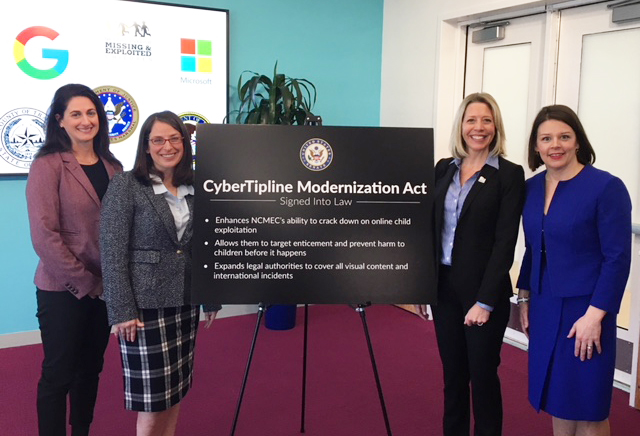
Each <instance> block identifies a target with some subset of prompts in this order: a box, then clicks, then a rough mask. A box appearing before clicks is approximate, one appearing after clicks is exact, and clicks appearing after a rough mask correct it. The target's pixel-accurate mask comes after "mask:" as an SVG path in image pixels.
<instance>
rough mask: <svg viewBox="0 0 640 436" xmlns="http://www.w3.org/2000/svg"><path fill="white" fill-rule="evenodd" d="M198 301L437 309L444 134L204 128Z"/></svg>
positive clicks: (199, 160)
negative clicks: (438, 186) (438, 142)
mask: <svg viewBox="0 0 640 436" xmlns="http://www.w3.org/2000/svg"><path fill="white" fill-rule="evenodd" d="M197 137H198V145H197V152H196V182H195V212H194V235H193V275H192V278H193V282H192V296H193V302H194V303H220V304H256V303H265V304H302V303H309V304H315V303H332V304H342V303H347V304H359V303H369V302H370V303H397V304H411V303H432V302H434V301H435V296H436V283H435V264H434V249H433V235H432V231H431V227H432V225H431V216H432V203H433V200H432V195H433V192H432V190H433V178H434V176H433V130H432V129H410V128H357V127H320V126H257V125H208V124H201V125H199V126H198V127H197Z"/></svg>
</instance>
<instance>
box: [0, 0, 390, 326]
mask: <svg viewBox="0 0 640 436" xmlns="http://www.w3.org/2000/svg"><path fill="white" fill-rule="evenodd" d="M170 3H174V4H179V5H190V6H200V7H210V8H218V9H228V10H229V28H230V30H229V36H230V38H229V82H230V85H231V87H232V89H230V91H229V94H230V98H231V100H233V97H234V95H235V84H236V83H237V81H238V76H239V75H240V73H241V72H242V71H243V70H252V71H257V72H260V73H264V74H267V75H271V73H272V71H273V65H274V63H275V61H276V60H277V61H278V70H279V71H280V72H283V73H286V74H287V75H288V76H291V77H298V78H305V79H309V80H310V81H311V82H313V83H314V84H315V85H316V87H317V89H318V103H317V105H316V107H315V109H314V112H315V113H316V114H318V115H321V116H322V119H323V121H324V124H325V125H337V126H378V125H379V120H380V115H379V114H380V83H381V78H380V73H381V64H382V14H383V3H384V2H383V0H347V1H345V0H322V1H310V0H297V1H294V0H175V1H172V2H170ZM25 185H26V178H25V177H13V178H9V179H7V178H1V179H0V199H1V200H2V201H1V203H0V204H2V208H3V210H2V211H0V229H1V233H0V235H2V236H0V238H1V239H0V308H1V309H0V334H8V333H16V332H23V331H29V330H35V329H37V328H38V324H37V321H36V318H35V307H36V306H35V287H34V285H33V274H34V271H35V267H36V263H37V257H36V255H35V253H34V252H33V249H32V247H31V240H30V237H29V227H28V221H27V210H26V201H25V197H24V191H25Z"/></svg>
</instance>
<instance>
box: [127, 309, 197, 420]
mask: <svg viewBox="0 0 640 436" xmlns="http://www.w3.org/2000/svg"><path fill="white" fill-rule="evenodd" d="M139 316H140V321H142V322H143V323H144V327H143V328H139V329H138V332H137V335H136V340H135V341H134V342H127V341H124V340H123V339H122V338H119V343H120V356H121V358H122V370H123V377H124V403H125V408H126V409H128V410H135V411H139V412H161V411H163V410H167V409H169V408H171V407H172V406H174V405H176V404H178V403H179V402H180V401H181V400H182V398H184V396H185V395H186V394H187V392H188V391H189V388H190V387H191V384H192V379H193V357H194V353H193V350H194V347H195V342H196V334H197V332H198V320H199V307H198V306H182V307H168V308H162V309H142V310H140V312H139Z"/></svg>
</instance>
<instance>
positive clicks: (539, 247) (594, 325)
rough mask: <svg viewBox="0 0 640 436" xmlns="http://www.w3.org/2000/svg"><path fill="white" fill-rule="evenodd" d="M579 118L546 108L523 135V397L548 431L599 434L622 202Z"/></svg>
mask: <svg viewBox="0 0 640 436" xmlns="http://www.w3.org/2000/svg"><path fill="white" fill-rule="evenodd" d="M594 161H595V153H594V151H593V148H592V146H591V144H590V142H589V140H588V139H587V135H586V133H585V131H584V128H583V127H582V124H581V123H580V120H579V119H578V116H577V115H576V114H575V113H574V112H573V111H572V110H571V109H570V108H568V107H566V106H562V105H554V106H547V107H545V108H543V109H542V110H541V111H540V113H539V114H538V116H537V117H536V119H535V121H534V123H533V128H532V130H531V135H530V137H529V166H530V167H531V170H535V169H537V168H538V167H540V166H541V165H545V167H546V171H544V172H542V173H540V174H537V175H536V176H534V177H532V178H531V179H529V180H528V181H527V188H526V202H525V206H524V211H523V225H524V231H525V239H526V253H525V257H524V260H523V262H522V270H521V272H520V277H519V279H518V288H520V291H519V296H518V302H519V304H520V306H521V309H520V316H521V322H522V327H523V329H524V331H525V332H527V333H528V335H529V401H530V402H531V404H532V405H533V407H534V408H535V409H536V410H538V411H539V410H544V411H546V412H547V413H549V414H550V415H552V416H553V420H552V421H553V430H554V434H555V435H608V434H609V421H608V416H609V410H610V407H611V393H612V387H613V376H614V369H615V355H616V351H615V347H616V314H617V313H618V310H619V308H620V301H621V300H622V294H623V293H624V289H625V286H626V283H627V278H628V276H629V268H630V262H631V200H630V198H629V193H628V192H627V189H626V188H625V186H624V184H623V183H622V181H621V180H620V179H619V178H617V177H614V176H612V175H611V174H609V173H607V172H605V171H601V170H598V169H596V168H594V167H593V166H592V163H593V162H594Z"/></svg>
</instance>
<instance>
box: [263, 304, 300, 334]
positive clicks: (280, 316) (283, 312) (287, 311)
mask: <svg viewBox="0 0 640 436" xmlns="http://www.w3.org/2000/svg"><path fill="white" fill-rule="evenodd" d="M264 325H265V326H266V327H267V328H268V329H270V330H289V329H292V328H294V327H295V325H296V305H295V304H274V305H271V306H269V307H268V308H267V313H266V314H265V318H264Z"/></svg>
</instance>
